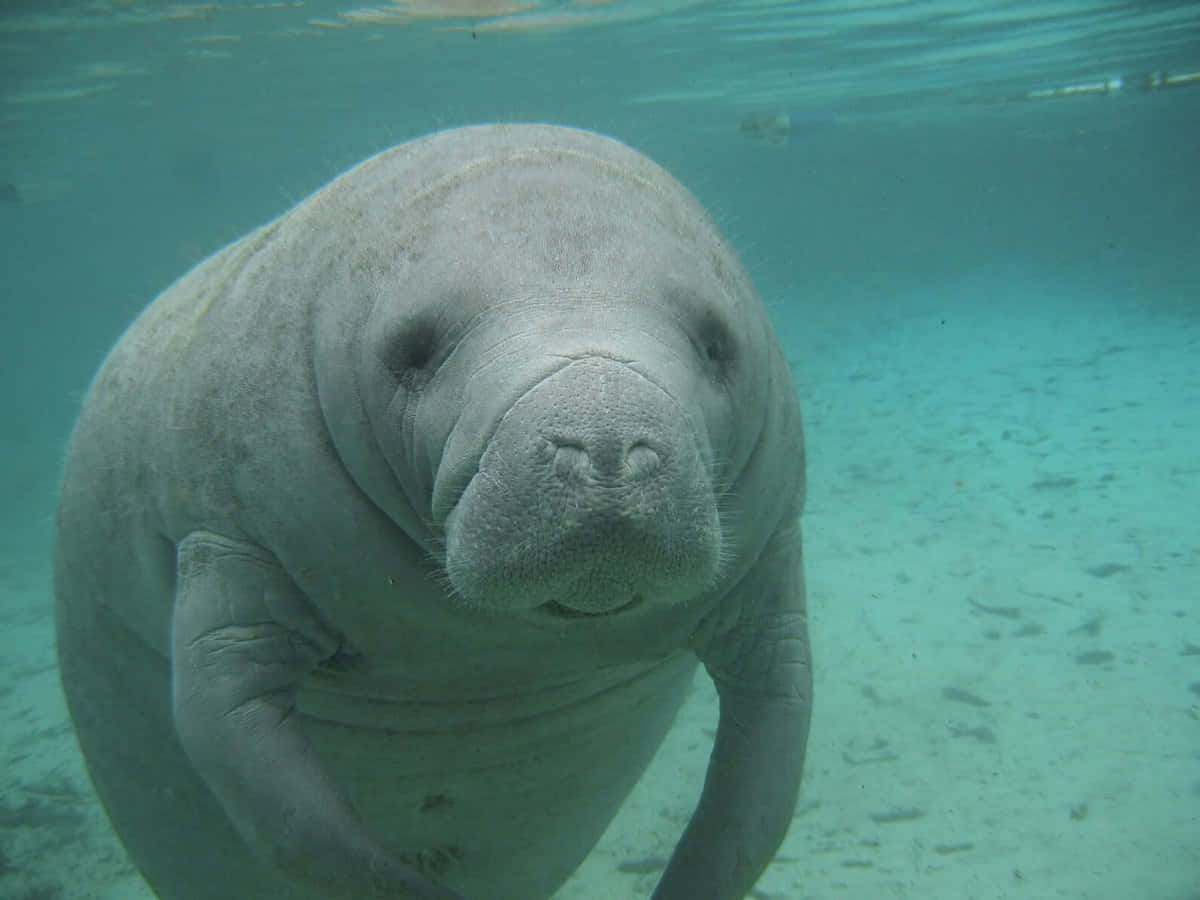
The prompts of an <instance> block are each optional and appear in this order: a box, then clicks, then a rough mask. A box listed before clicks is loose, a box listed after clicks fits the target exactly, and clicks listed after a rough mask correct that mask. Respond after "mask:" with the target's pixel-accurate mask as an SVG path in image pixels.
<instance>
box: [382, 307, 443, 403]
mask: <svg viewBox="0 0 1200 900" xmlns="http://www.w3.org/2000/svg"><path fill="white" fill-rule="evenodd" d="M437 346H438V332H437V324H436V323H435V322H434V320H433V319H432V318H427V317H418V318H416V319H413V320H412V321H409V322H405V323H404V326H403V327H402V328H400V329H398V330H397V331H396V332H395V333H394V334H393V335H392V336H391V337H390V338H389V339H388V340H387V341H386V342H385V343H384V345H383V349H382V351H381V356H382V363H383V367H384V369H385V370H387V372H388V374H390V375H391V376H392V378H393V380H394V381H395V382H396V383H397V384H398V385H402V386H405V387H409V388H412V387H416V386H418V385H420V384H422V383H423V382H425V381H426V380H427V379H428V377H429V375H430V369H431V368H432V365H433V363H434V362H435V358H436V354H437Z"/></svg>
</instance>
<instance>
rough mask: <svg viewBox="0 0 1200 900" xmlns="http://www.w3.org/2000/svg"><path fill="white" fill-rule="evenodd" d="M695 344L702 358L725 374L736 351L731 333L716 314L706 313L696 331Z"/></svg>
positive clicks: (719, 372) (731, 363) (721, 373)
mask: <svg viewBox="0 0 1200 900" xmlns="http://www.w3.org/2000/svg"><path fill="white" fill-rule="evenodd" d="M696 344H697V346H698V347H699V349H700V352H701V354H703V356H704V359H705V360H706V361H707V362H708V363H709V365H711V366H713V367H714V368H715V369H716V370H717V372H718V374H720V375H727V374H728V373H729V370H730V367H731V366H732V365H733V362H734V357H735V356H736V352H735V349H734V340H733V335H732V334H731V333H730V331H729V329H728V328H727V327H726V325H725V323H724V322H723V321H722V320H721V319H720V318H719V317H718V316H716V315H706V316H705V317H704V319H703V320H702V321H701V323H700V327H699V329H698V330H697V333H696Z"/></svg>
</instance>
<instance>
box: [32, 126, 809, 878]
mask: <svg viewBox="0 0 1200 900" xmlns="http://www.w3.org/2000/svg"><path fill="white" fill-rule="evenodd" d="M804 490H805V478H804V449H803V441H802V436H801V420H800V413H799V408H798V404H797V399H796V394H795V388H794V385H793V381H792V378H791V377H790V374H789V371H788V367H787V365H786V363H785V360H784V357H783V355H782V353H781V351H780V347H779V345H778V342H777V339H776V337H775V336H774V332H773V331H772V328H771V326H770V324H769V322H768V318H767V316H766V314H765V312H764V308H763V305H762V303H761V301H760V300H759V298H758V296H757V294H756V292H755V290H754V287H753V286H752V284H751V281H750V279H749V277H748V276H747V273H746V272H745V270H744V269H743V267H742V265H741V264H740V263H739V261H738V259H737V257H736V255H735V253H734V251H733V250H732V249H731V247H730V245H729V244H728V243H727V242H726V240H725V239H724V238H723V237H722V236H721V234H720V233H719V231H718V229H717V228H716V227H715V226H714V224H713V222H712V221H711V220H710V218H709V217H708V216H707V214H706V213H705V212H704V210H703V209H702V207H701V206H700V205H699V203H698V202H697V201H696V200H695V199H694V198H693V197H692V195H691V194H689V193H688V191H687V190H686V189H685V188H683V187H682V186H681V185H680V184H679V183H678V182H677V181H675V180H674V179H673V178H672V177H671V176H670V175H669V174H668V173H667V172H666V171H664V170H663V169H661V168H659V167H658V166H657V165H655V164H654V163H653V162H651V161H650V160H649V159H647V158H646V157H644V156H643V155H641V154H639V153H637V152H636V151H634V150H632V149H630V148H629V147H627V146H625V145H624V144H621V143H619V142H617V141H615V140H612V139H609V138H605V137H602V136H599V135H596V134H593V133H590V132H586V131H579V130H574V129H568V128H559V127H553V126H543V125H487V126H477V127H470V128H463V129H457V130H450V131H445V132H441V133H437V134H433V135H430V136H427V137H424V138H421V139H418V140H415V141H412V142H410V143H407V144H403V145H401V146H398V147H395V148H392V149H390V150H387V151H385V152H383V153H380V154H379V155H377V156H374V157H372V158H370V159H368V160H367V161H365V162H363V163H362V164H360V165H359V166H357V167H356V168H353V169H351V170H350V171H348V172H346V173H345V174H343V175H341V176H340V177H338V178H337V179H335V180H334V181H332V182H331V183H330V184H328V185H327V186H325V187H324V188H322V189H321V190H319V191H318V192H317V193H315V194H314V195H312V196H311V197H309V198H308V199H306V200H304V201H303V202H301V203H300V204H299V205H298V206H296V207H295V208H293V209H292V210H290V211H289V212H287V213H286V214H284V215H283V216H282V217H281V218H279V219H277V220H276V221H274V222H272V223H270V224H268V225H266V226H264V227H262V228H260V229H258V230H257V231H253V232H251V233H250V234H248V235H246V236H245V237H243V238H241V239H240V240H238V241H236V242H235V243H233V244H231V245H230V246H228V247H226V248H225V249H223V250H221V251H219V252H218V253H216V254H215V255H213V256H212V257H210V258H208V259H207V260H205V261H204V262H202V263H200V264H199V265H198V266H197V267H196V268H194V269H193V270H192V271H191V272H189V273H188V274H186V275H184V276H183V277H182V278H181V279H180V280H179V281H177V282H176V283H175V284H173V285H172V286H170V287H169V288H168V289H167V290H166V291H165V292H164V293H162V294H161V295H160V296H159V297H158V298H157V299H156V300H154V301H153V302H152V303H151V304H150V305H149V306H148V307H147V308H146V309H145V311H144V312H143V313H142V314H141V315H140V316H139V317H138V318H137V320H136V321H135V322H134V323H133V324H132V325H131V326H130V327H129V329H128V330H127V331H126V333H125V334H124V335H123V336H122V337H121V338H120V340H119V342H118V343H117V344H116V346H115V348H114V349H113V350H112V351H111V353H110V355H109V356H108V358H107V360H106V361H105V362H104V363H103V365H102V367H101V369H100V370H99V372H98V374H97V375H96V376H95V378H94V380H93V382H92V384H91V386H90V388H89V390H88V393H87V394H86V397H85V400H84V403H83V406H82V410H81V413H80V416H79V420H78V423H77V425H76V427H75V430H74V433H73V435H72V438H71V441H70V445H69V449H68V452H67V457H66V461H65V467H64V472H63V477H62V485H61V492H60V495H59V503H58V511H57V536H56V555H55V592H56V624H57V640H58V654H59V661H60V667H61V674H62V680H63V685H64V689H65V692H66V696H67V700H68V703H69V707H70V711H71V715H72V719H73V721H74V725H75V729H76V732H77V734H78V737H79V741H80V744H81V747H82V750H83V753H84V756H85V757H86V760H87V764H88V768H89V772H90V774H91V777H92V779H93V781H94V784H95V787H96V789H97V792H98V794H99V797H100V799H101V801H102V802H103V804H104V807H105V808H106V810H107V812H108V815H109V818H110V820H111V822H112V824H113V826H114V828H115V830H116V832H117V833H118V834H119V835H120V837H121V839H122V841H123V843H124V845H125V847H126V848H127V850H128V852H129V854H130V856H131V857H132V859H133V861H134V862H135V863H136V865H137V866H138V867H139V869H140V870H141V872H142V873H143V874H144V876H145V878H146V880H147V881H148V882H149V884H150V885H151V886H152V887H153V889H154V890H155V891H156V892H157V894H158V895H159V896H160V897H163V898H168V900H175V898H181V900H208V898H214V900H215V898H220V900H229V898H247V900H265V898H272V900H274V898H299V900H315V898H355V900H360V898H371V897H402V898H452V897H465V898H477V900H534V898H545V897H549V896H550V895H551V894H553V892H554V891H555V890H556V888H558V886H559V885H561V884H562V883H563V882H564V880H565V879H567V878H568V876H570V874H571V872H572V871H573V870H574V869H575V868H576V866H577V865H578V864H579V862H580V861H581V860H582V859H583V858H584V857H586V855H587V854H588V852H589V850H590V849H591V847H592V846H593V845H594V843H595V842H596V840H597V839H598V837H599V836H600V834H601V832H602V831H603V830H604V828H605V827H606V825H607V824H608V823H609V821H610V820H611V818H612V817H613V816H614V814H615V813H616V811H617V810H618V808H619V807H620V806H621V803H622V802H623V800H624V798H625V797H626V795H627V794H628V792H629V791H630V789H631V788H632V787H633V785H634V784H635V783H636V781H637V780H638V778H639V776H640V774H641V773H642V771H643V769H644V768H645V766H646V765H647V763H648V761H649V760H650V758H651V757H652V755H653V754H654V752H655V749H656V748H657V747H658V745H659V743H660V741H661V740H662V739H663V737H664V735H665V733H666V732H667V730H668V729H669V728H670V726H671V722H672V719H673V717H674V716H675V714H676V711H677V710H678V708H679V706H680V704H681V701H682V699H683V697H684V695H685V693H686V692H687V690H688V688H689V685H690V682H691V680H692V678H693V675H694V674H695V671H696V669H697V666H698V663H702V664H703V665H704V667H705V668H706V670H707V673H708V674H709V676H711V678H712V679H713V681H714V683H715V686H716V689H717V691H718V694H719V698H720V718H719V726H718V729H717V734H716V737H715V740H714V744H713V748H712V753H711V758H710V762H709V767H708V772H707V776H706V779H705V781H704V784H703V787H702V788H700V787H699V786H698V792H699V795H700V799H699V804H698V806H697V808H696V810H695V813H694V815H693V816H692V818H691V821H690V823H689V824H688V825H687V826H686V828H685V830H684V831H683V833H682V835H681V836H680V838H679V840H678V844H677V846H676V847H675V850H674V852H673V855H672V856H671V858H670V861H669V863H668V864H667V866H666V869H665V871H664V872H663V874H662V877H661V880H660V881H659V883H658V887H657V889H656V890H655V892H654V894H653V896H654V897H655V898H658V900H696V898H713V900H716V898H735V897H741V896H743V895H744V894H745V892H747V891H748V890H750V888H751V887H752V885H753V884H754V882H755V880H756V879H757V878H758V876H759V875H760V874H761V872H762V871H763V869H764V868H765V867H766V865H767V864H768V863H769V862H770V860H771V858H772V856H773V855H774V853H775V852H776V850H777V848H778V846H779V844H780V842H781V841H782V839H783V837H784V834H785V832H786V830H787V827H788V825H789V823H790V820H791V817H792V814H793V809H794V805H795V802H796V797H797V793H798V790H799V783H800V778H801V770H802V766H803V760H804V751H805V743H806V740H807V734H808V723H809V715H810V706H811V677H810V657H809V644H808V638H807V625H806V616H805V604H804V586H803V574H802V561H801V542H800V524H799V522H800V513H801V508H802V506H803V502H804ZM653 850H654V848H652V847H648V848H647V853H650V852H653Z"/></svg>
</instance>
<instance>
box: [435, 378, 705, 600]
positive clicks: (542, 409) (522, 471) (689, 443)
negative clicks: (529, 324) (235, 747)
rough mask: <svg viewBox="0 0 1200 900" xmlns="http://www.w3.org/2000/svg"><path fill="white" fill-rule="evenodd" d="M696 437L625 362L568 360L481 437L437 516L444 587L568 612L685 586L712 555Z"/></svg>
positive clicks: (687, 589)
mask: <svg viewBox="0 0 1200 900" xmlns="http://www.w3.org/2000/svg"><path fill="white" fill-rule="evenodd" d="M706 446H707V445H706V436H705V435H704V434H703V433H702V432H699V431H698V430H697V429H696V427H695V425H694V423H693V420H692V417H691V416H689V415H688V413H687V411H686V410H685V408H684V407H683V406H681V405H680V403H679V402H678V401H677V400H676V399H675V398H674V397H672V395H671V394H670V392H669V391H667V390H666V389H664V388H663V387H660V386H659V385H658V384H657V383H656V382H655V381H654V380H653V379H652V377H651V376H648V375H645V374H642V373H641V372H640V371H638V370H637V369H635V368H634V367H633V365H632V364H629V363H625V362H622V361H617V360H614V359H609V358H607V357H594V358H584V359H578V360H575V361H572V362H570V363H569V364H567V365H565V366H563V367H562V368H561V369H559V370H558V371H556V372H555V373H554V374H552V375H550V376H549V377H547V378H545V379H544V380H542V381H540V382H539V383H538V384H537V385H535V386H534V387H533V388H531V389H530V390H528V391H527V392H526V393H524V394H523V395H522V396H521V397H520V398H519V399H518V400H517V401H516V402H515V403H514V404H513V405H512V407H511V408H510V409H509V410H508V411H507V412H506V413H505V415H504V416H503V417H502V419H501V421H500V423H499V425H498V426H497V427H496V430H495V432H494V433H493V434H492V436H491V438H490V439H489V440H488V442H487V446H486V449H485V450H484V451H483V454H482V456H481V458H480V461H479V468H478V471H477V472H476V474H475V476H474V477H473V478H472V479H471V481H470V482H469V484H468V485H467V488H466V490H465V491H464V492H463V495H462V497H461V498H460V499H459V501H458V503H457V504H456V505H455V507H454V509H453V510H452V511H451V513H450V515H449V516H448V517H447V520H446V551H447V553H446V570H447V573H448V575H449V578H450V582H451V584H452V585H453V586H454V587H455V589H456V590H457V591H458V592H459V593H460V594H461V595H462V596H463V597H465V598H466V599H467V600H469V601H472V602H476V603H479V604H481V605H483V606H491V607H497V608H504V609H530V608H534V607H543V606H544V607H547V611H549V612H559V613H564V612H565V613H576V614H598V613H606V612H611V611H614V610H617V609H621V608H623V607H626V606H629V605H630V604H633V603H636V602H639V601H642V600H647V601H649V602H653V603H656V604H671V603H674V602H678V601H680V600H682V599H684V598H687V597H695V596H696V595H697V594H698V593H701V592H703V591H704V590H705V589H706V588H707V587H709V586H710V585H711V584H712V583H713V582H714V581H715V579H716V577H717V575H718V571H719V568H720V559H721V540H722V539H721V523H720V516H719V513H718V507H717V501H716V495H715V493H714V490H713V481H712V477H711V474H710V462H709V459H708V457H709V454H708V453H707V452H706V450H705V448H706Z"/></svg>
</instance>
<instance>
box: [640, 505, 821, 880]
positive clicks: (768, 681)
mask: <svg viewBox="0 0 1200 900" xmlns="http://www.w3.org/2000/svg"><path fill="white" fill-rule="evenodd" d="M800 547H801V544H800V529H799V525H798V524H797V523H793V524H792V525H785V527H783V528H782V529H780V531H779V532H778V533H777V534H776V535H775V536H774V537H773V538H772V539H771V542H770V543H769V544H768V547H767V549H766V551H765V552H764V553H763V555H762V556H761V557H760V558H759V559H758V561H757V562H756V563H755V565H754V567H753V568H752V569H751V571H750V572H749V573H748V574H747V575H746V576H745V577H744V578H743V579H742V581H741V583H740V584H739V585H738V587H737V588H736V589H735V593H734V595H733V596H732V597H731V598H729V599H728V600H727V603H726V606H725V607H724V608H723V609H722V610H719V611H717V614H716V618H718V619H720V618H721V617H722V615H723V614H724V615H726V616H728V618H729V620H730V621H726V622H724V623H722V624H720V625H718V626H716V628H715V632H712V633H706V634H704V636H703V637H701V638H700V640H699V642H698V644H697V646H696V648H695V649H696V652H697V653H698V655H699V656H700V659H701V660H702V661H703V662H704V664H705V666H706V668H707V669H708V672H709V674H710V675H711V676H712V679H713V682H714V684H715V685H716V688H717V696H718V698H719V701H720V717H719V719H718V723H717V736H716V740H715V741H714V743H713V750H712V755H711V756H710V758H709V763H708V772H707V774H706V775H705V779H704V788H703V790H702V792H701V794H700V802H699V804H698V806H697V807H696V811H695V813H694V814H693V815H692V819H691V821H690V822H689V824H688V826H687V828H686V830H685V831H684V833H683V837H682V838H681V839H680V841H679V843H678V845H677V846H676V848H675V852H674V854H672V856H671V860H670V862H669V863H668V865H667V869H666V871H665V872H664V873H663V875H662V878H661V879H660V881H659V883H658V887H657V888H656V889H655V891H654V894H653V897H652V900H740V898H741V897H743V896H745V895H746V894H747V893H748V892H749V891H750V889H751V888H753V887H754V883H755V882H756V881H757V880H758V878H759V876H760V875H761V874H762V872H763V870H764V869H766V867H767V866H768V865H769V864H770V862H771V859H772V857H774V855H775V852H776V850H778V849H779V845H780V843H781V842H782V841H783V838H784V836H785V835H786V834H787V829H788V826H789V825H790V824H791V821H792V814H793V812H794V811H795V806H796V799H797V796H798V794H799V789H800V777H801V774H802V772H803V769H804V757H805V748H806V744H807V742H808V728H809V721H810V717H811V714H812V658H811V652H810V650H809V642H808V620H807V615H806V612H805V591H804V572H803V565H802V560H801V549H800Z"/></svg>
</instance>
